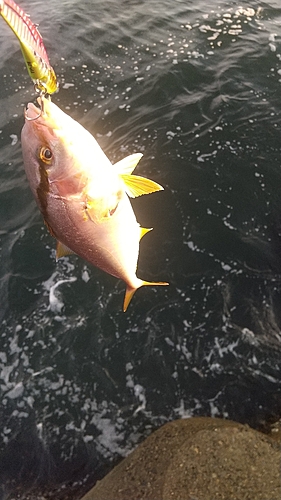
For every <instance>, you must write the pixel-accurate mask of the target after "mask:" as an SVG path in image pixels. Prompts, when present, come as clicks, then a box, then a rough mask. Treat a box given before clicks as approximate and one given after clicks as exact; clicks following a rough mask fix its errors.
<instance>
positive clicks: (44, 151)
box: [39, 146, 53, 164]
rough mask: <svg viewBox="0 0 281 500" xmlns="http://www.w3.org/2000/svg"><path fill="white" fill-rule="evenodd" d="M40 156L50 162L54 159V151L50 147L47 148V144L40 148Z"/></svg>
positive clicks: (44, 160) (45, 161)
mask: <svg viewBox="0 0 281 500" xmlns="http://www.w3.org/2000/svg"><path fill="white" fill-rule="evenodd" d="M39 156H40V159H41V160H42V161H43V162H44V163H47V164H50V163H51V161H52V158H53V153H52V151H51V150H50V149H49V148H46V147H45V146H43V147H42V148H41V149H40V155H39Z"/></svg>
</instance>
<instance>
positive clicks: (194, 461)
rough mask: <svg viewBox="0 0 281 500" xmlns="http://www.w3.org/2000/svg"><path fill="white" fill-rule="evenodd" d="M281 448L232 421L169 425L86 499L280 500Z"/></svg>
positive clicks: (190, 421)
mask: <svg viewBox="0 0 281 500" xmlns="http://www.w3.org/2000/svg"><path fill="white" fill-rule="evenodd" d="M280 465H281V453H280V445H279V444H278V443H276V442H274V441H273V440H272V439H271V438H270V437H267V436H266V435H263V434H261V433H260V432H258V431H255V430H253V429H250V428H249V427H247V426H244V425H242V424H238V423H235V422H232V421H229V420H221V419H212V418H201V417H198V418H190V419H185V420H176V421H174V422H171V423H168V424H166V425H164V426H163V427H161V428H160V429H158V430H157V431H156V432H154V433H153V434H152V435H151V436H149V437H148V438H147V439H146V440H145V441H144V442H143V443H142V444H141V445H139V446H138V447H137V448H136V450H135V451H133V452H132V453H131V454H130V455H129V456H128V457H127V458H125V459H124V460H123V461H122V462H121V463H120V464H119V465H118V466H117V467H115V468H114V469H113V470H112V471H111V472H110V473H109V474H108V475H107V476H106V477H105V478H104V479H102V480H101V481H99V482H98V483H97V484H96V485H95V486H94V488H93V489H92V490H91V491H89V492H88V493H87V494H86V495H85V496H84V497H83V499H82V500H113V499H114V500H132V499H134V500H137V499H142V500H173V499H175V500H216V499H219V500H277V499H279V498H281V474H280Z"/></svg>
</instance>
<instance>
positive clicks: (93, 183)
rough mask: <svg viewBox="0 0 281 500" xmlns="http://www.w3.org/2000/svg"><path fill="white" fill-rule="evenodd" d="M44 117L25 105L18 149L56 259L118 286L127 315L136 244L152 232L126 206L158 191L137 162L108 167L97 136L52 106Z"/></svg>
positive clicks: (133, 158)
mask: <svg viewBox="0 0 281 500" xmlns="http://www.w3.org/2000/svg"><path fill="white" fill-rule="evenodd" d="M40 99H43V100H44V103H43V106H42V104H40V102H39V105H40V107H41V108H42V109H43V112H42V113H41V114H40V115H39V114H38V107H37V106H35V105H34V104H33V103H29V104H28V105H27V109H26V111H25V118H26V119H25V124H24V126H23V129H22V133H21V145H22V154H23V161H24V167H25V172H26V175H27V179H28V181H29V185H30V188H31V191H32V192H33V195H34V197H35V200H36V202H37V204H38V206H39V209H40V211H41V213H42V215H43V218H44V221H45V224H46V226H47V228H48V229H49V231H50V233H51V235H52V236H54V237H55V238H56V239H57V250H56V256H57V259H58V258H60V257H62V256H66V255H70V254H72V253H74V254H77V255H79V256H80V257H82V258H83V259H85V260H86V261H88V262H89V263H91V264H93V265H94V266H96V267H98V268H100V269H102V270H103V271H105V272H107V273H109V274H111V275H112V276H115V277H116V278H118V279H121V280H123V281H124V282H125V283H126V292H125V297H124V303H123V311H124V312H125V311H126V310H127V308H128V305H129V303H130V301H131V299H132V297H133V295H134V293H135V291H136V290H137V289H138V288H140V287H142V286H144V285H168V283H167V282H149V281H145V280H142V279H140V278H138V277H137V275H136V271H137V263H138V256H139V242H140V240H141V238H142V237H143V236H144V235H145V234H146V233H148V232H149V231H150V230H151V228H142V227H140V225H139V224H138V222H137V220H136V216H135V213H134V211H133V208H132V204H131V201H130V198H134V197H137V196H141V195H144V194H149V193H153V192H156V191H161V190H163V187H162V186H161V185H160V184H158V183H156V182H154V181H152V180H150V179H147V178H145V177H142V176H138V175H134V174H133V173H132V172H133V171H134V169H135V167H136V166H137V164H138V163H139V161H140V159H141V157H142V154H141V153H135V154H132V155H129V156H127V157H125V158H123V159H122V160H120V161H118V162H117V163H115V164H112V163H111V161H110V160H109V158H108V157H107V156H106V154H105V153H104V151H103V150H102V148H101V147H100V146H99V144H98V142H97V141H96V139H95V138H94V136H93V135H92V134H91V133H90V132H88V131H87V130H86V129H85V128H84V127H83V126H82V125H81V124H80V123H79V122H77V121H76V120H74V119H73V118H71V117H70V116H69V115H68V114H66V113H65V112H64V111H63V110H61V109H60V108H59V107H58V106H57V105H56V104H54V103H53V102H52V101H51V100H50V99H46V98H38V101H39V100H40Z"/></svg>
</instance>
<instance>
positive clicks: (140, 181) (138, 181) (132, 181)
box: [120, 174, 164, 198]
mask: <svg viewBox="0 0 281 500" xmlns="http://www.w3.org/2000/svg"><path fill="white" fill-rule="evenodd" d="M120 177H121V179H122V180H123V182H124V184H125V191H126V193H127V195H128V196H130V198H136V197H137V196H142V195H143V194H150V193H155V192H156V191H162V190H163V189H164V188H163V187H162V186H160V184H157V182H154V181H152V180H150V179H146V178H145V177H141V176H140V175H129V174H122V175H120Z"/></svg>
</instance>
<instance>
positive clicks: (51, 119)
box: [21, 99, 94, 196]
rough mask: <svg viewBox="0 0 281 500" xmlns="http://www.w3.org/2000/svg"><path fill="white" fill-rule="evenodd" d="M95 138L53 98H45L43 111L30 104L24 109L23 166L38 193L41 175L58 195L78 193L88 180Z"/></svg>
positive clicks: (22, 135)
mask: <svg viewBox="0 0 281 500" xmlns="http://www.w3.org/2000/svg"><path fill="white" fill-rule="evenodd" d="M91 139H93V140H94V138H93V137H92V136H91V134H89V133H88V132H87V131H86V130H85V129H84V128H83V127H82V126H81V125H79V123H78V122H76V121H75V120H73V119H72V118H71V117H70V116H69V115H67V114H66V113H64V112H63V111H62V110H61V109H60V108H59V107H58V106H56V105H55V104H54V103H52V102H51V101H50V100H47V99H44V100H43V108H42V111H41V112H40V109H38V107H37V106H35V105H34V104H33V103H29V104H28V106H27V110H26V112H25V124H24V126H23V129H22V134H21V143H22V153H23V160H24V166H25V170H26V174H27V177H28V180H29V183H30V186H31V189H32V191H33V192H34V194H35V195H36V190H37V188H38V185H39V184H40V183H41V184H42V178H44V179H45V184H46V183H48V186H49V188H53V189H54V190H56V194H57V195H61V196H66V195H67V194H75V193H76V192H79V191H81V189H83V184H85V183H86V182H87V172H88V171H89V169H90V168H91V166H90V159H89V155H88V157H87V158H86V155H85V151H89V150H90V149H89V145H88V143H89V142H91Z"/></svg>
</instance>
